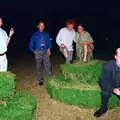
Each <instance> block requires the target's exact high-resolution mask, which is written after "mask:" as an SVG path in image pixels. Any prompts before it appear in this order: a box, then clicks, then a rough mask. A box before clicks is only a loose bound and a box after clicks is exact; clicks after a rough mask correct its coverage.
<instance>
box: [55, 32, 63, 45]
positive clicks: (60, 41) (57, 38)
mask: <svg viewBox="0 0 120 120" xmlns="http://www.w3.org/2000/svg"><path fill="white" fill-rule="evenodd" d="M61 36H62V30H60V31H59V33H58V35H57V37H56V43H57V45H58V46H59V47H60V46H61V45H62V44H63V41H62V39H61Z"/></svg>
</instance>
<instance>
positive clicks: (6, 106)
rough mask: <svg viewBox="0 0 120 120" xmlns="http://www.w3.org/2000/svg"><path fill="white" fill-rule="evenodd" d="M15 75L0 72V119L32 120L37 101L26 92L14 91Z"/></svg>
mask: <svg viewBox="0 0 120 120" xmlns="http://www.w3.org/2000/svg"><path fill="white" fill-rule="evenodd" d="M15 79H16V76H15V74H12V73H10V72H6V73H0V102H1V103H2V104H0V120H32V116H33V112H34V110H35V108H36V105H37V102H36V100H35V98H34V97H33V96H32V95H31V94H29V93H27V92H16V90H15V87H16V81H15Z"/></svg>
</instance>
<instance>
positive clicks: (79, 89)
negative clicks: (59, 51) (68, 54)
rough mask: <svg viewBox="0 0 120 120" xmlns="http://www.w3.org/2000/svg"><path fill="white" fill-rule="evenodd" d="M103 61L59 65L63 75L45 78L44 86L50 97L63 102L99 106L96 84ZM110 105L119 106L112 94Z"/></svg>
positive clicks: (98, 93)
mask: <svg viewBox="0 0 120 120" xmlns="http://www.w3.org/2000/svg"><path fill="white" fill-rule="evenodd" d="M102 64H103V61H97V60H95V61H91V62H89V63H88V64H85V63H84V64H83V63H81V62H77V63H75V64H73V65H69V64H65V65H62V66H61V69H62V73H63V75H59V76H55V77H53V78H50V80H46V82H45V86H46V88H47V90H48V93H49V94H50V95H51V97H52V98H54V99H56V100H59V101H61V102H64V103H65V104H71V105H77V106H84V107H99V106H100V104H101V101H100V100H101V99H100V88H99V85H98V80H99V76H100V74H101V66H102ZM109 106H110V107H115V106H120V101H119V99H117V97H116V96H114V95H113V96H112V97H111V99H110V102H109Z"/></svg>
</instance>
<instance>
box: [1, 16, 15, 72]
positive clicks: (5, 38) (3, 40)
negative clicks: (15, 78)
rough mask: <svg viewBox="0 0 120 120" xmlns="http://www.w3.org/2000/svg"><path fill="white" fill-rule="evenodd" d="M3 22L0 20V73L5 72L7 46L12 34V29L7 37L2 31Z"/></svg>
mask: <svg viewBox="0 0 120 120" xmlns="http://www.w3.org/2000/svg"><path fill="white" fill-rule="evenodd" d="M2 26H3V20H2V18H0V72H6V71H7V57H6V52H7V46H8V44H9V42H10V39H11V36H12V35H13V34H14V30H13V28H11V30H10V32H9V36H8V35H7V33H6V32H5V31H4V30H3V29H2Z"/></svg>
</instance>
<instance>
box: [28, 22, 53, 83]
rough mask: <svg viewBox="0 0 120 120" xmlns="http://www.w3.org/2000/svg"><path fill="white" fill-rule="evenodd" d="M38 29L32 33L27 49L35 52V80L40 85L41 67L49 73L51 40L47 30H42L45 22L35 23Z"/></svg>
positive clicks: (41, 77)
mask: <svg viewBox="0 0 120 120" xmlns="http://www.w3.org/2000/svg"><path fill="white" fill-rule="evenodd" d="M37 28H38V31H37V32H36V33H34V34H33V36H32V38H31V40H30V42H29V49H30V50H31V51H32V52H33V53H34V54H35V60H36V71H37V80H38V81H39V84H40V85H42V84H43V81H44V78H43V71H44V70H43V68H45V71H46V73H47V74H48V75H51V74H52V72H51V63H50V55H51V40H50V38H49V35H48V33H47V32H44V29H45V24H44V23H43V22H39V23H38V25H37Z"/></svg>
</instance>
